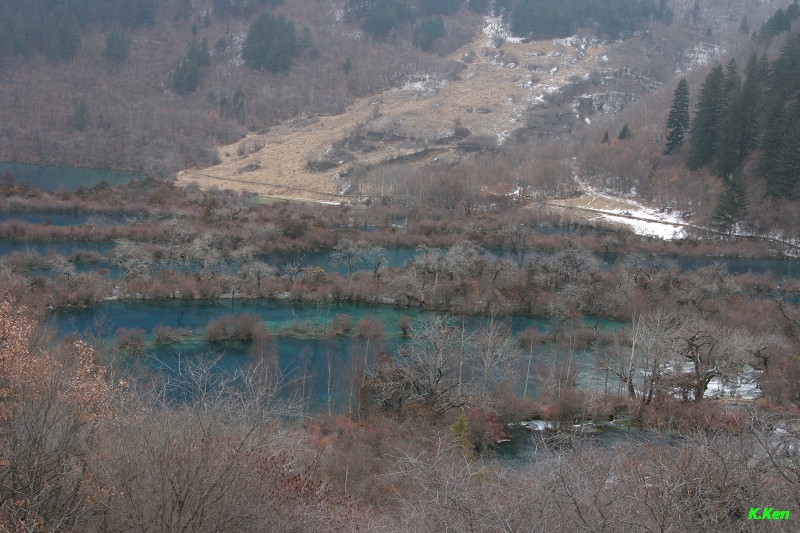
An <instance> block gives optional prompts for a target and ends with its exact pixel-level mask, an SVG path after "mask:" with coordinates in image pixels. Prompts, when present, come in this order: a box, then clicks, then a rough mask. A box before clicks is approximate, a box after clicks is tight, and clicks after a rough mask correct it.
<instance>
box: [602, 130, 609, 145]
mask: <svg viewBox="0 0 800 533" xmlns="http://www.w3.org/2000/svg"><path fill="white" fill-rule="evenodd" d="M600 142H601V143H602V144H608V143H610V142H611V139H609V138H608V130H606V132H605V133H604V134H603V139H602V140H601V141H600Z"/></svg>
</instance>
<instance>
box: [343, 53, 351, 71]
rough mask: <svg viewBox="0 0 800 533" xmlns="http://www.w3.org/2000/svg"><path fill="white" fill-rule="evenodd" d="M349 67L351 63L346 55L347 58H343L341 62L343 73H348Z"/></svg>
mask: <svg viewBox="0 0 800 533" xmlns="http://www.w3.org/2000/svg"><path fill="white" fill-rule="evenodd" d="M351 68H353V63H352V62H351V61H350V58H349V57H348V58H347V59H345V60H344V63H342V70H343V71H344V73H345V74H349V73H350V69H351Z"/></svg>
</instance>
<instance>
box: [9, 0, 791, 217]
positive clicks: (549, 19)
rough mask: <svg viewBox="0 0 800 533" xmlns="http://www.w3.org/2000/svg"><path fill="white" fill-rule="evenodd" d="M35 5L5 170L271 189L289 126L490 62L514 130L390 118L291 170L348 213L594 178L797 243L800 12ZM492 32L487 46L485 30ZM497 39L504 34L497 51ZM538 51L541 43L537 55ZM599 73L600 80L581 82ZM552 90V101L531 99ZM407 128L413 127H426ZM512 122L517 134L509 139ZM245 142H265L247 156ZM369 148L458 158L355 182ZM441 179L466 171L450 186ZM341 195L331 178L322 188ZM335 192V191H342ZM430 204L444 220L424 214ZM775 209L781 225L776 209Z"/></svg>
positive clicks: (366, 175)
mask: <svg viewBox="0 0 800 533" xmlns="http://www.w3.org/2000/svg"><path fill="white" fill-rule="evenodd" d="M24 5H25V6H28V5H31V6H32V7H31V9H23V3H22V2H20V1H19V0H2V1H0V13H2V14H3V15H2V17H0V65H1V66H2V73H3V75H2V78H0V101H2V103H3V105H2V106H0V160H3V161H18V162H34V163H45V164H55V165H70V166H87V167H97V168H114V169H128V170H136V171H141V172H143V173H145V174H147V175H154V176H161V177H169V176H172V175H174V174H175V173H176V172H177V171H179V170H182V169H187V168H188V169H198V168H203V167H213V166H214V165H216V164H217V163H219V162H223V163H228V162H230V167H231V168H233V169H234V170H233V171H234V172H241V171H242V170H241V169H244V168H260V169H262V170H261V171H263V172H267V173H268V172H269V168H270V167H269V163H270V162H269V161H266V160H265V161H258V162H250V163H240V161H239V160H240V159H242V158H244V157H245V156H246V155H247V154H248V153H249V152H248V150H256V149H257V147H258V146H263V145H264V140H263V138H264V136H267V137H268V136H269V134H270V132H271V131H272V130H273V129H275V128H276V126H278V125H279V124H281V123H285V122H284V121H286V120H287V119H293V118H294V119H297V120H298V121H296V122H295V123H293V124H294V125H291V126H289V127H290V128H297V127H300V125H302V124H306V122H303V121H310V122H308V124H311V123H313V121H314V120H317V119H316V118H315V117H319V116H325V115H337V114H340V113H343V112H345V111H346V110H347V108H348V106H349V105H350V104H353V103H354V102H356V101H357V100H358V99H359V98H363V97H367V96H376V97H377V95H379V94H380V93H381V92H383V91H386V90H388V89H397V88H403V87H409V86H411V87H413V86H414V84H417V83H420V82H419V81H418V80H427V81H423V82H422V84H423V85H425V86H426V87H428V88H427V89H425V90H426V91H429V93H430V94H435V93H436V92H438V91H439V90H440V89H441V88H442V86H443V85H444V84H446V83H460V82H463V80H464V79H466V78H467V77H468V76H470V75H471V74H470V70H471V69H472V68H473V67H475V66H476V64H475V63H473V62H474V57H475V54H476V53H478V54H480V57H482V58H485V61H486V63H487V64H491V65H492V66H494V67H497V68H495V71H494V72H495V73H494V74H491V73H488V72H486V73H484V74H482V75H483V76H486V75H491V76H495V75H497V74H499V73H500V72H503V71H504V69H514V70H512V71H508V72H509V74H510V75H509V76H507V77H506V78H504V79H505V82H504V83H506V84H508V83H509V81H510V80H514V81H513V82H511V83H515V84H516V86H513V85H510V84H509V85H503V86H502V87H504V88H503V90H502V91H500V90H496V91H494V92H493V93H492V95H491V96H488V94H489V93H487V97H488V98H489V99H490V100H488V101H486V103H487V104H492V103H496V104H497V105H498V109H502V108H503V107H508V106H509V105H510V106H512V107H514V108H515V109H517V110H515V111H514V113H513V114H512V116H511V117H510V118H505V115H500V114H497V113H498V110H493V108H492V106H491V105H489V106H486V105H480V106H476V105H474V104H472V105H462V106H459V104H458V103H457V102H456V104H455V106H454V107H453V108H452V109H451V110H450V111H448V112H449V113H450V114H449V115H448V116H446V117H445V119H446V123H441V122H440V123H438V124H428V125H426V126H425V128H427V129H424V128H423V130H422V131H417V132H415V131H414V128H415V126H414V125H405V124H404V119H403V118H402V116H405V115H402V114H397V115H395V114H394V113H393V111H392V109H390V108H389V107H386V106H377V107H375V108H374V109H373V111H374V113H373V116H371V117H370V118H369V119H368V121H366V122H365V121H364V119H363V117H360V118H356V117H344V119H345V122H346V121H348V120H349V121H350V122H351V123H353V124H354V130H353V131H351V132H348V133H346V134H345V135H344V136H343V137H342V138H339V139H334V140H333V141H330V140H329V139H330V136H327V137H325V139H326V142H328V143H329V144H326V145H319V146H310V147H306V146H305V145H304V147H303V148H301V149H300V150H301V151H297V150H295V152H294V156H293V157H295V158H296V159H297V160H298V161H300V162H302V164H303V165H305V164H306V160H308V165H309V168H311V169H314V168H328V167H331V166H332V167H333V168H331V170H330V175H331V176H332V175H333V173H334V172H338V173H339V174H342V175H348V176H350V178H348V179H347V180H346V181H347V183H348V184H349V189H348V190H349V192H350V193H358V194H367V195H370V194H379V195H384V196H385V195H386V194H387V192H388V194H389V195H400V196H409V195H408V194H407V193H406V192H403V191H418V190H419V183H421V182H425V183H428V182H429V183H432V184H435V186H434V187H432V188H426V189H425V190H431V191H433V190H449V189H453V188H455V189H457V190H458V191H460V192H459V193H458V194H455V195H450V197H451V198H456V197H459V196H461V195H463V196H464V197H465V198H468V199H469V198H473V197H474V196H475V191H474V190H473V188H474V187H478V186H479V184H481V183H483V182H485V179H483V178H481V177H480V176H481V175H485V174H486V173H488V174H489V175H490V176H491V180H490V181H491V183H492V184H493V186H494V185H498V186H499V185H505V186H508V187H515V186H519V185H523V186H524V188H525V189H526V190H529V191H530V194H536V195H544V196H552V195H563V194H566V193H569V194H573V193H575V191H577V190H579V189H580V187H579V186H578V185H577V184H576V183H575V182H574V181H573V179H572V175H573V173H574V170H576V168H577V169H578V170H579V172H578V175H579V177H580V179H581V180H584V181H585V182H586V183H591V184H594V185H596V186H598V187H600V188H601V189H605V190H608V191H609V192H613V193H617V194H625V195H631V194H633V195H636V196H638V197H640V198H642V199H644V200H645V201H647V202H650V203H652V204H654V205H656V206H657V207H661V208H669V209H677V210H679V211H681V212H682V213H685V214H687V215H689V216H694V217H695V219H694V220H700V221H702V222H703V223H705V222H708V223H714V224H717V225H719V227H720V228H721V229H723V230H725V231H729V230H731V229H733V228H734V227H740V226H738V224H739V223H740V222H742V221H747V224H748V227H749V228H750V230H752V231H768V230H769V228H770V227H773V226H774V225H775V224H779V225H782V226H783V227H793V226H792V224H787V223H786V222H787V221H788V220H790V219H791V217H790V213H791V212H792V210H791V209H789V208H784V207H782V206H784V205H788V204H784V203H783V202H785V201H786V200H787V199H791V198H793V197H795V196H796V194H797V193H796V185H795V184H796V173H795V171H794V166H793V165H794V163H793V159H792V158H793V154H794V152H793V151H792V150H793V146H794V142H795V141H794V140H793V139H794V134H793V133H792V131H793V129H792V125H793V124H796V122H797V121H796V120H795V119H794V116H795V115H796V113H797V106H796V105H795V106H793V104H792V103H793V102H794V101H795V99H796V97H795V96H794V94H795V93H793V91H796V89H794V85H793V84H796V82H795V81H792V80H794V79H795V78H794V76H795V74H794V72H795V69H794V65H796V64H797V61H796V58H795V56H794V55H793V54H796V53H797V52H796V50H795V49H796V45H794V44H792V43H794V42H795V40H796V38H794V37H791V35H793V33H792V25H793V24H794V23H795V21H796V19H797V15H798V12H799V11H800V9H798V7H797V4H796V3H794V4H783V3H782V2H777V1H776V2H769V3H766V4H763V3H758V4H755V3H752V2H748V1H744V0H743V1H741V2H734V3H731V2H721V1H716V0H708V1H706V2H699V1H696V2H691V1H686V0H676V1H674V2H669V1H659V2H655V1H650V0H630V1H628V0H619V1H615V2H566V3H564V2H550V1H549V0H542V1H532V0H516V1H512V0H502V1H498V2H493V3H489V2H482V1H480V0H471V1H469V2H466V3H460V2H452V1H448V0H418V1H404V0H379V1H376V2H364V1H359V0H348V1H346V2H343V3H339V4H337V3H333V2H325V1H320V2H317V1H316V0H298V1H295V2H280V1H277V0H251V1H233V0H213V1H204V0H194V1H192V0H151V1H145V2H129V1H125V0H118V1H102V0H97V1H83V2H63V1H56V0H47V1H45V0H42V1H37V2H34V3H32V4H29V3H24ZM492 16H494V18H492ZM487 17H489V18H487ZM487 21H495V22H490V23H487ZM492 25H494V26H492ZM481 27H483V30H482V31H483V33H479V32H478V31H476V30H477V29H479V28H481ZM489 27H496V29H495V30H492V32H488V30H487V29H486V28H489ZM487 32H488V33H487ZM504 32H505V33H504ZM573 34H576V35H578V36H579V39H578V40H566V41H564V42H563V43H561V44H560V46H562V50H563V49H566V51H567V52H568V54H567V55H564V52H563V51H561V50H552V51H548V52H546V53H545V52H543V51H541V50H539V51H537V49H536V45H535V43H536V39H541V38H549V37H564V36H567V35H573ZM485 35H492V37H491V39H490V42H485V41H482V39H485ZM521 38H522V39H523V40H524V41H525V42H528V41H531V43H530V45H526V46H528V47H527V48H526V47H525V46H522V45H520V44H519V42H518V41H519V40H520V39H521ZM506 39H508V42H505V41H506ZM793 39H795V40H793ZM504 43H505V44H504ZM737 43H738V44H737ZM784 43H785V44H784ZM564 47H566V48H564ZM539 48H540V49H544V48H546V47H539ZM606 48H607V49H608V51H606ZM590 50H591V51H592V52H591V53H587V52H589V51H590ZM793 50H795V51H793ZM603 54H605V55H603ZM753 54H755V59H754V60H752V61H751V59H752V56H753ZM609 58H610V59H609ZM734 58H735V59H736V61H735V62H734V63H731V59H734ZM590 59H591V60H592V61H600V62H601V63H599V64H598V65H597V66H594V65H593V66H588V64H587V66H586V67H585V68H578V67H580V66H581V65H582V64H584V63H585V62H587V61H589V60H590ZM719 60H721V61H722V62H723V64H724V65H727V66H728V67H729V69H728V70H729V72H728V73H727V74H726V73H725V69H724V67H720V69H721V70H720V69H717V70H713V71H711V72H712V73H714V75H713V76H711V77H710V78H709V79H707V80H704V78H705V77H706V75H707V74H708V72H707V71H705V70H704V69H705V68H709V69H711V68H713V66H714V64H715V62H716V61H719ZM602 62H606V63H605V64H602ZM571 69H574V70H575V72H576V74H575V75H572V76H571V75H570V74H569V73H570V72H571ZM514 72H518V74H516V75H514V74H513V73H514ZM720 72H722V76H721V77H720ZM754 72H756V74H753V73H754ZM565 73H566V74H565ZM472 76H473V77H474V72H473V73H472ZM680 76H686V78H687V81H688V83H687V89H688V91H689V104H688V106H689V108H688V109H685V110H683V111H681V113H680V114H681V116H686V115H687V114H688V115H689V121H690V122H689V123H688V124H686V123H685V119H681V121H679V124H678V129H677V130H676V129H675V123H674V121H673V122H671V123H669V124H668V120H667V119H668V117H667V114H668V113H669V111H670V107H671V105H672V103H673V102H672V100H671V98H672V97H673V96H674V95H673V92H672V91H673V89H674V87H675V86H676V84H677V81H678V79H679V77H680ZM714 80H717V81H714ZM498 81H499V80H498ZM705 82H707V83H705ZM426 84H427V85H426ZM715 84H716V85H715ZM706 85H708V87H707V90H706ZM717 85H718V86H719V87H717ZM453 87H456V85H453ZM482 87H487V88H488V87H489V85H485V84H484V85H482ZM497 87H498V88H499V87H501V85H500V84H498V85H497ZM505 87H510V89H505ZM534 89H535V90H537V91H539V92H538V93H536V92H533V93H531V94H532V96H528V95H527V94H525V91H528V90H534ZM482 90H483V89H482ZM431 91H432V92H431ZM521 91H522V92H521ZM428 97H429V96H428V93H424V92H422V93H419V98H418V101H419V103H420V106H419V108H418V109H417V110H415V111H414V112H418V113H422V108H423V107H424V99H425V98H428ZM492 99H494V100H495V102H492V101H491V100H492ZM389 100H391V99H389ZM504 101H507V102H509V104H502V102H504ZM43 102H44V103H45V104H43ZM379 103H380V102H379V100H378V99H376V100H374V101H371V102H368V103H364V104H363V105H362V104H359V108H363V106H364V105H370V106H372V105H373V104H376V105H377V104H379ZM405 109H406V110H404V111H403V112H402V113H408V112H409V111H408V110H407V108H405ZM724 110H728V111H730V112H723V111H724ZM435 113H438V114H439V115H440V116H441V113H440V112H438V111H436V112H435ZM481 113H483V114H481ZM430 114H431V115H433V114H434V113H433V112H432V113H430ZM723 115H724V116H723ZM473 117H474V118H473ZM501 117H503V120H508V121H509V122H508V123H507V124H506V125H505V126H503V125H502V124H501V123H500V122H499V120H500V119H501ZM573 117H574V118H573ZM440 120H441V118H440ZM481 120H482V121H483V123H481V122H480V121H481ZM487 121H488V122H487ZM285 124H289V123H285ZM464 124H469V125H470V127H471V128H472V129H470V127H466V126H464ZM481 124H485V125H484V126H482V125H481ZM670 124H671V125H670ZM454 125H456V126H454ZM459 125H460V126H459ZM365 128H366V129H365ZM372 130H374V131H372ZM623 130H624V134H623ZM246 135H251V136H252V137H253V138H252V139H251V140H246V141H245V144H242V145H241V146H236V145H235V143H237V142H239V141H240V140H241V139H243V138H244V137H245V136H246ZM364 135H366V136H370V135H371V136H373V137H374V139H378V138H379V137H380V138H381V139H382V141H381V142H386V140H387V139H394V140H395V141H398V140H399V141H402V142H404V143H406V145H407V147H406V151H405V152H402V153H403V154H406V153H410V152H411V151H416V152H420V153H427V152H425V151H426V150H438V152H437V153H439V154H441V153H442V151H443V150H444V151H446V152H448V153H447V154H445V155H446V157H442V156H441V155H438V156H437V158H438V160H439V161H440V164H439V166H436V165H433V166H425V165H421V164H414V165H403V166H400V165H396V166H394V167H392V169H391V170H389V169H388V167H385V166H384V165H378V166H375V165H374V164H373V163H369V164H364V165H362V164H360V163H359V162H358V161H356V162H354V163H350V164H349V166H348V161H349V160H350V159H349V158H352V157H353V154H356V156H358V153H359V151H360V152H361V153H363V154H367V153H373V154H377V153H378V152H374V148H375V145H374V144H370V142H369V139H367V138H366V137H364ZM669 135H672V137H671V139H672V140H669V141H668V136H669ZM348 138H350V140H348ZM365 140H366V141H365ZM605 140H608V142H603V141H605ZM684 141H685V146H683V149H681V146H682V145H683V144H684ZM437 143H438V144H437ZM442 143H444V144H442ZM668 143H669V144H670V146H672V148H670V149H667V144H668ZM397 146H399V145H397ZM248 147H249V148H248ZM395 147H396V146H395V145H392V149H394V148H395ZM370 150H373V151H372V152H370ZM240 151H241V154H240V153H239V152H240ZM665 151H666V152H668V153H667V154H664V153H663V152H665ZM337 154H338V155H340V156H341V157H338V156H337ZM348 154H349V155H348ZM762 155H763V157H762ZM404 157H405V156H404ZM687 158H688V160H687ZM569 161H572V162H569ZM442 162H447V164H448V165H450V164H457V165H458V168H457V169H455V168H452V167H450V166H446V167H441V164H442ZM750 162H753V164H752V165H750V164H749V163H750ZM248 164H251V165H253V166H251V167H248ZM342 164H343V166H342V167H341V168H339V165H342ZM569 167H572V168H571V170H570V169H569ZM736 169H741V172H738V173H737V172H736ZM754 169H757V171H756V170H754ZM225 172H227V170H226V171H225ZM314 172H319V171H318V170H314ZM740 174H741V176H740ZM472 176H474V177H475V178H474V179H473V177H472ZM229 177H230V176H229ZM329 177H330V176H327V175H325V174H324V173H320V174H319V179H321V180H327V179H328V178H329ZM285 179H289V178H285ZM267 181H269V180H267ZM327 183H329V184H330V185H329V186H330V187H331V189H330V192H337V191H338V187H343V186H344V184H340V185H337V184H335V183H334V182H332V181H330V180H329V181H328V182H327ZM342 190H344V189H342ZM326 194H327V193H326ZM437 195H438V193H437ZM412 196H413V195H412ZM745 197H746V198H745ZM404 201H406V200H404ZM418 201H420V202H425V201H426V200H425V198H424V195H420V197H419V198H418ZM467 201H471V200H467ZM762 202H767V203H769V205H770V206H772V207H771V208H770V209H758V207H759V206H760V205H761V203H762ZM449 203H450V204H452V205H458V204H459V202H457V201H455V202H454V201H451V202H449ZM765 205H766V204H765ZM718 206H719V208H717V207H718ZM766 213H772V214H771V215H766ZM787 216H788V217H790V218H789V219H787V218H786V217H787ZM697 217H699V218H697ZM776 217H777V218H776Z"/></svg>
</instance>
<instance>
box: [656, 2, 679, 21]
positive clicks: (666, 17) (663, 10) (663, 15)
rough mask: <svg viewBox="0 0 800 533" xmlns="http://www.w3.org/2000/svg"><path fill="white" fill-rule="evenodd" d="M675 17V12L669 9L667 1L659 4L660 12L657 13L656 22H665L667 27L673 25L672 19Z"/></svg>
mask: <svg viewBox="0 0 800 533" xmlns="http://www.w3.org/2000/svg"><path fill="white" fill-rule="evenodd" d="M674 16H675V10H673V9H672V8H671V7H667V0H660V1H659V3H658V10H657V11H656V20H658V21H660V22H663V23H664V24H666V25H667V26H669V25H670V24H672V19H673V17H674Z"/></svg>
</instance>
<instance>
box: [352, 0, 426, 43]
mask: <svg viewBox="0 0 800 533" xmlns="http://www.w3.org/2000/svg"><path fill="white" fill-rule="evenodd" d="M413 21H414V10H413V9H411V6H409V5H408V4H406V3H405V2H404V1H403V0H377V1H376V2H375V4H374V5H373V7H372V8H371V9H369V12H368V14H367V15H366V19H365V20H364V23H363V24H362V25H361V28H362V29H363V30H364V31H366V32H369V33H371V34H372V35H374V36H375V37H378V38H381V39H382V38H385V37H387V36H388V35H389V33H391V31H392V30H393V29H395V28H397V27H398V26H400V25H401V24H403V23H406V22H413Z"/></svg>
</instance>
